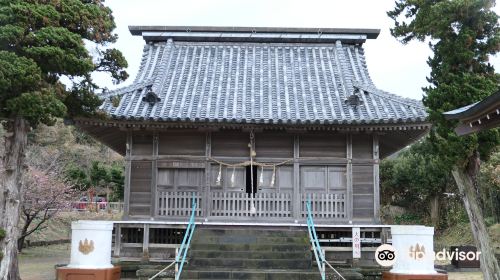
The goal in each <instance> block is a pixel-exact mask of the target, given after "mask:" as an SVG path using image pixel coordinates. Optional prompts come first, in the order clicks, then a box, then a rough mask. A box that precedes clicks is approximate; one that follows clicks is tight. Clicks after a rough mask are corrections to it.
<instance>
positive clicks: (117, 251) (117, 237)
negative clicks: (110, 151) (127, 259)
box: [113, 223, 122, 258]
mask: <svg viewBox="0 0 500 280" xmlns="http://www.w3.org/2000/svg"><path fill="white" fill-rule="evenodd" d="M114 227H115V250H114V251H113V255H114V257H116V258H119V257H120V251H121V248H122V227H121V224H119V223H116V224H114Z"/></svg>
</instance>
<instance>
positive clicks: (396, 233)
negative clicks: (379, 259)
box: [382, 226, 448, 280]
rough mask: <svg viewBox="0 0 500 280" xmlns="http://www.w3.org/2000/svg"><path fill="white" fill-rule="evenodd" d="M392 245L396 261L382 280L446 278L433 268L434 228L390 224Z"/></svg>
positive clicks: (444, 279) (438, 279)
mask: <svg viewBox="0 0 500 280" xmlns="http://www.w3.org/2000/svg"><path fill="white" fill-rule="evenodd" d="M391 235H392V246H393V247H394V248H395V249H396V262H395V263H394V265H393V267H392V269H391V271H390V272H384V273H383V277H382V279H383V280H427V279H432V280H434V279H436V280H446V279H448V275H446V274H440V273H437V272H436V270H435V269H434V228H433V227H425V226H392V227H391Z"/></svg>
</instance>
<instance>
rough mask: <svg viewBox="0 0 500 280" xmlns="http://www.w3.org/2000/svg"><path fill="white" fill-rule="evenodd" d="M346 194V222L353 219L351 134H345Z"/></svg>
mask: <svg viewBox="0 0 500 280" xmlns="http://www.w3.org/2000/svg"><path fill="white" fill-rule="evenodd" d="M346 137H347V141H346V143H347V145H346V146H347V147H346V148H347V174H346V176H347V192H346V199H345V201H346V214H347V220H348V221H352V219H353V195H352V194H353V190H352V185H353V184H352V134H350V133H349V134H347V136H346Z"/></svg>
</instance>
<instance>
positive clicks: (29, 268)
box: [19, 244, 71, 280]
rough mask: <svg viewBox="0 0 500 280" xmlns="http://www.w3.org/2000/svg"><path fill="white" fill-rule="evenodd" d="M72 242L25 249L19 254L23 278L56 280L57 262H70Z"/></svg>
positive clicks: (27, 279)
mask: <svg viewBox="0 0 500 280" xmlns="http://www.w3.org/2000/svg"><path fill="white" fill-rule="evenodd" d="M70 251H71V244H62V245H51V246H45V247H33V248H27V249H24V250H23V252H22V253H21V254H20V256H19V270H20V271H21V279H23V280H54V279H55V278H56V277H55V269H54V266H55V265H56V264H67V263H69V258H70V254H71V253H70Z"/></svg>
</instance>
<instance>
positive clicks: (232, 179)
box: [231, 167, 236, 187]
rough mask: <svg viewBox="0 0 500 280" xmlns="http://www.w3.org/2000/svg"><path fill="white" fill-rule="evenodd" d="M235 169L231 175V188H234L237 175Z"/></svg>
mask: <svg viewBox="0 0 500 280" xmlns="http://www.w3.org/2000/svg"><path fill="white" fill-rule="evenodd" d="M235 169H236V168H235V167H233V173H232V174H231V187H234V173H235Z"/></svg>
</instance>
